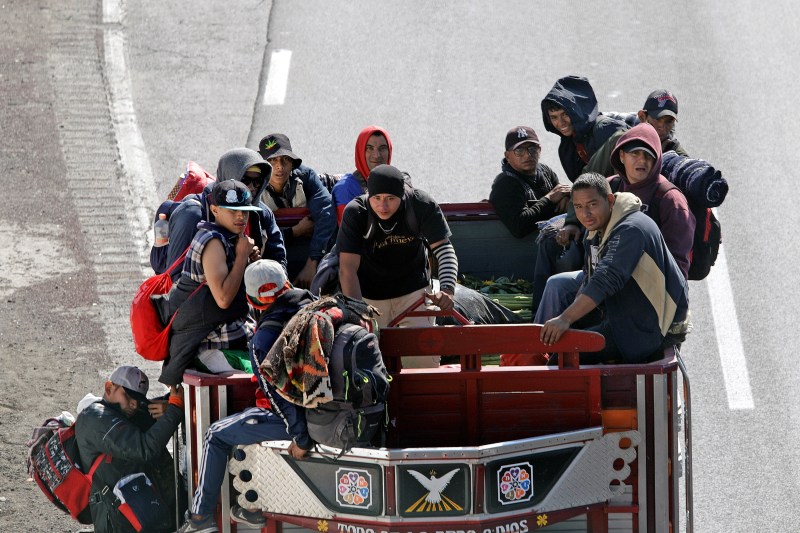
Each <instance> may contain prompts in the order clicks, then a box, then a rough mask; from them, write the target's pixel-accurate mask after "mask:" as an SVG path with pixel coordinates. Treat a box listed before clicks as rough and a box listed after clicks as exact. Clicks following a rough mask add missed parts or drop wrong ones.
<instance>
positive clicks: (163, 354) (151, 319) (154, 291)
mask: <svg viewBox="0 0 800 533" xmlns="http://www.w3.org/2000/svg"><path fill="white" fill-rule="evenodd" d="M188 251H189V248H186V250H184V251H183V253H182V254H181V256H180V257H179V258H178V259H176V260H175V262H174V263H173V264H172V266H170V267H169V268H168V269H167V270H165V271H164V272H163V273H161V274H156V275H155V276H151V277H149V278H147V279H146V280H144V282H142V284H141V285H139V289H138V290H137V291H136V294H135V295H134V297H133V302H132V303H131V332H132V333H133V345H134V347H135V348H136V353H138V354H139V355H141V356H142V357H144V358H145V359H147V360H149V361H163V360H164V359H166V358H167V356H168V355H169V332H170V329H171V328H172V321H173V320H175V317H176V316H177V315H178V313H177V312H175V314H173V315H172V318H170V320H169V323H167V325H166V326H165V325H164V324H163V323H162V322H161V317H160V316H159V314H158V311H157V310H156V306H155V303H153V301H152V300H151V299H150V296H153V295H159V294H167V293H168V292H169V291H170V289H172V277H171V276H170V274H171V273H172V271H173V270H174V269H175V267H177V266H178V265H180V264H181V263H182V262H183V260H184V259H185V258H186V253H187V252H188ZM203 285H205V282H203V283H201V284H200V286H199V287H197V289H195V290H194V292H193V293H192V294H194V293H195V292H197V291H198V290H200V287H202V286H203Z"/></svg>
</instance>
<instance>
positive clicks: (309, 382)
mask: <svg viewBox="0 0 800 533" xmlns="http://www.w3.org/2000/svg"><path fill="white" fill-rule="evenodd" d="M374 313H375V309H374V308H373V307H371V306H369V305H367V304H366V303H364V302H363V301H360V300H354V299H352V298H348V297H346V296H344V295H342V294H336V295H335V296H328V297H324V298H321V299H319V300H317V301H316V302H314V303H313V304H310V305H308V306H306V307H304V308H303V309H301V310H300V311H299V312H298V313H297V314H296V315H295V316H293V317H292V319H291V320H289V322H288V323H287V324H286V326H285V327H284V328H283V331H282V332H281V335H280V336H279V337H278V340H276V341H275V344H274V345H273V346H272V349H270V351H269V353H268V354H267V356H266V357H265V358H264V361H263V362H262V363H261V367H260V368H259V372H261V375H262V376H263V377H264V379H266V380H267V381H269V382H270V383H272V385H273V386H274V387H275V389H276V390H277V391H278V394H280V395H281V396H282V397H284V398H285V399H286V400H287V401H290V402H292V403H293V404H295V405H299V406H301V407H305V408H314V407H317V406H318V405H320V404H323V403H326V402H329V401H331V400H332V399H333V392H332V390H331V380H330V377H329V376H328V360H329V357H330V353H331V350H332V349H333V339H334V336H335V332H336V330H337V329H338V327H339V326H340V325H342V324H344V323H353V324H358V325H361V326H364V327H367V326H368V324H369V322H370V321H371V320H372V318H373V316H374Z"/></svg>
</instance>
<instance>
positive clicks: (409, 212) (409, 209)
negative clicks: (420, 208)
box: [406, 183, 421, 237]
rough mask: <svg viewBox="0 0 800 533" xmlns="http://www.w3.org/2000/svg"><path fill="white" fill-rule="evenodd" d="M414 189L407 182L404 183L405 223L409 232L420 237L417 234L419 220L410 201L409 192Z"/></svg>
mask: <svg viewBox="0 0 800 533" xmlns="http://www.w3.org/2000/svg"><path fill="white" fill-rule="evenodd" d="M413 191H414V189H412V188H411V187H410V186H409V185H408V183H406V200H407V201H406V224H408V229H410V230H411V233H413V234H414V235H416V236H418V237H421V235H420V234H419V221H418V220H417V211H416V210H415V209H414V204H413V202H412V201H411V193H412V192H413Z"/></svg>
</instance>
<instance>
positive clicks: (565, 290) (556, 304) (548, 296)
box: [533, 270, 583, 324]
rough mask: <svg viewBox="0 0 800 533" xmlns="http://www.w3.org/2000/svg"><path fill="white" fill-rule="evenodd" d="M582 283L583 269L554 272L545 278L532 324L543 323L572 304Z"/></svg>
mask: <svg viewBox="0 0 800 533" xmlns="http://www.w3.org/2000/svg"><path fill="white" fill-rule="evenodd" d="M581 283H583V270H576V271H574V272H562V273H561V274H554V275H552V276H550V277H549V278H548V279H547V285H545V287H544V293H543V294H542V300H541V302H539V308H538V309H537V310H536V316H534V317H533V322H534V324H544V323H545V322H547V321H548V320H550V319H551V318H555V317H557V316H558V315H560V314H561V313H563V312H564V310H565V309H566V308H567V307H569V306H570V305H572V302H574V301H575V297H576V296H577V295H578V290H579V289H580V288H581Z"/></svg>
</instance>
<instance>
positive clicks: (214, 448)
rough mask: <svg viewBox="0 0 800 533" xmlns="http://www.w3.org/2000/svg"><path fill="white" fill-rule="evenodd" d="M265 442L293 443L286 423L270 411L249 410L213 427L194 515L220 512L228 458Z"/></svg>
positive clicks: (207, 440)
mask: <svg viewBox="0 0 800 533" xmlns="http://www.w3.org/2000/svg"><path fill="white" fill-rule="evenodd" d="M265 440H292V438H291V437H290V436H289V433H287V431H286V425H285V424H284V422H283V420H282V419H281V418H280V417H279V416H276V415H275V414H273V413H272V411H270V410H269V409H263V408H261V407H249V408H247V409H245V410H244V411H242V412H241V413H236V414H235V415H231V416H228V417H225V418H222V419H220V420H217V421H216V422H214V423H213V424H211V426H210V427H209V428H208V431H206V436H205V439H204V440H203V455H202V459H201V463H200V464H201V469H200V476H199V479H198V482H197V490H196V491H195V493H194V499H193V500H192V508H191V512H192V514H196V515H201V516H208V515H210V514H212V513H213V512H214V510H215V509H216V507H217V500H219V493H220V491H221V489H222V482H223V480H224V478H225V470H226V468H227V466H228V457H229V456H230V453H231V450H232V449H233V447H234V446H237V445H242V446H245V445H247V444H258V443H259V442H264V441H265Z"/></svg>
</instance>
